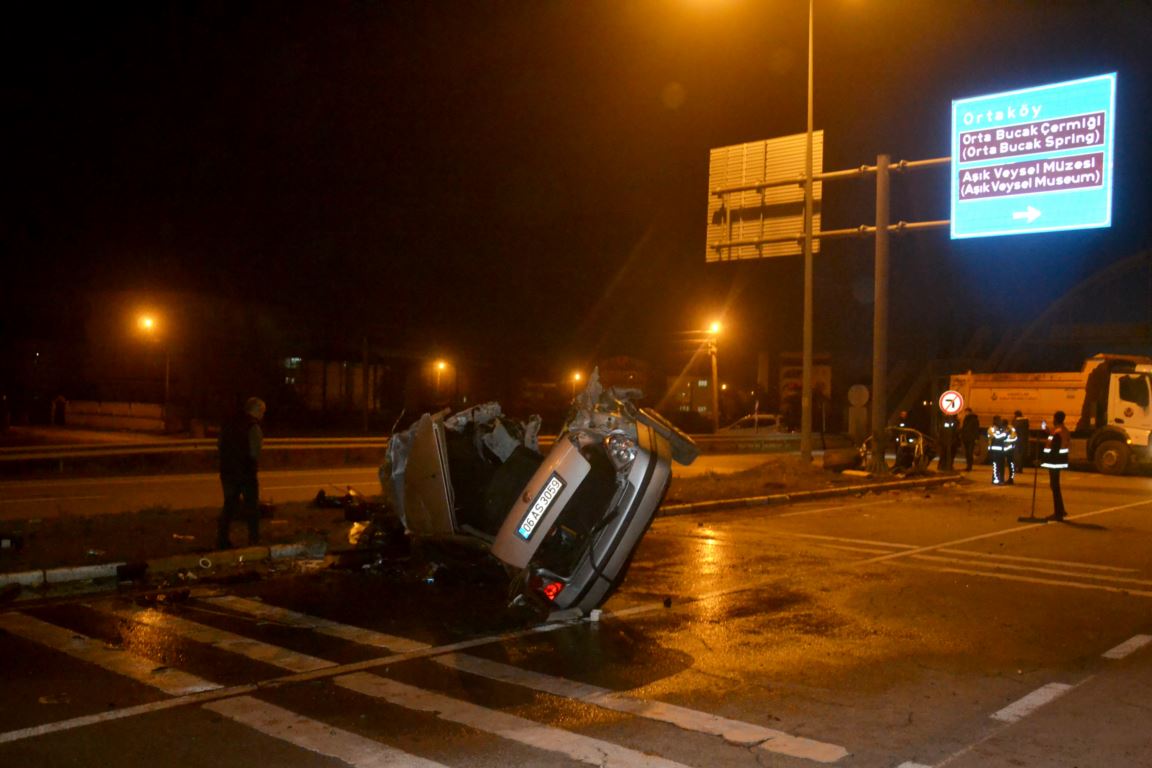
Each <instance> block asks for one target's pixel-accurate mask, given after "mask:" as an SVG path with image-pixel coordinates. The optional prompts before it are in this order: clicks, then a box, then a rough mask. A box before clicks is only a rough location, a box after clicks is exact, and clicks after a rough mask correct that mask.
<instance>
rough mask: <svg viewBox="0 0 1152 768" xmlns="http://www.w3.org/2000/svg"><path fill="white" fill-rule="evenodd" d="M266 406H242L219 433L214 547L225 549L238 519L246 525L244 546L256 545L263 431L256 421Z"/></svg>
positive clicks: (254, 401)
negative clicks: (219, 500)
mask: <svg viewBox="0 0 1152 768" xmlns="http://www.w3.org/2000/svg"><path fill="white" fill-rule="evenodd" d="M265 410H267V406H265V405H264V401H263V400H261V399H260V398H258V397H250V398H248V401H247V402H245V403H244V411H243V412H242V413H240V414H237V415H236V416H235V417H233V418H232V419H229V420H228V421H227V422H225V423H224V425H223V426H222V427H221V429H220V439H219V440H218V441H217V443H216V446H217V449H218V452H219V454H220V487H221V488H222V489H223V491H224V507H223V508H222V509H221V510H220V518H219V520H218V521H217V526H216V545H217V546H218V547H219V548H220V549H229V548H231V547H232V542H231V540H230V538H229V529H230V528H231V527H232V520H233V519H234V518H236V517H238V516H239V517H241V518H243V519H244V521H245V522H246V523H247V524H248V544H249V545H253V544H257V543H259V541H260V481H259V479H258V478H257V472H258V470H259V464H260V449H261V447H262V446H263V444H264V431H263V430H262V429H261V428H260V421H261V420H262V419H263V418H264V411H265Z"/></svg>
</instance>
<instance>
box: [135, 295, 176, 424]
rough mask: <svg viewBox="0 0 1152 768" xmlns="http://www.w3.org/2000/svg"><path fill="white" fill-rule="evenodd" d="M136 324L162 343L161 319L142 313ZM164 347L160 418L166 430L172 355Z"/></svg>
mask: <svg viewBox="0 0 1152 768" xmlns="http://www.w3.org/2000/svg"><path fill="white" fill-rule="evenodd" d="M136 326H137V328H139V329H140V332H141V333H143V334H144V335H146V336H147V337H148V338H150V339H152V340H153V342H154V343H156V344H162V343H163V342H162V341H161V340H160V320H159V318H157V317H156V316H155V315H152V314H148V313H145V314H142V315H139V316H138V317H137V318H136ZM163 347H164V402H163V403H162V404H161V406H160V419H161V421H162V422H163V424H164V431H167V430H168V395H169V391H170V384H171V374H172V355H171V352H170V350H169V348H168V345H167V344H163Z"/></svg>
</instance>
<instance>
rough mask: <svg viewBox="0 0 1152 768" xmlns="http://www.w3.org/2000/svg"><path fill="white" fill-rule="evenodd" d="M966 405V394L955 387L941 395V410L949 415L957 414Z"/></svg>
mask: <svg viewBox="0 0 1152 768" xmlns="http://www.w3.org/2000/svg"><path fill="white" fill-rule="evenodd" d="M963 407H964V395H962V394H960V393H959V392H957V391H956V390H954V389H950V390H948V391H947V392H945V393H944V394H942V395H940V410H942V411H944V413H946V414H948V415H949V416H955V415H956V414H958V413H960V409H961V408H963Z"/></svg>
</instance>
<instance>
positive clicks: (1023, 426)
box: [1012, 411, 1032, 475]
mask: <svg viewBox="0 0 1152 768" xmlns="http://www.w3.org/2000/svg"><path fill="white" fill-rule="evenodd" d="M1012 428H1013V429H1015V430H1016V450H1015V451H1013V454H1012V460H1013V462H1014V463H1015V467H1013V472H1012V474H1013V475H1014V474H1016V471H1017V470H1022V469H1024V467H1026V466H1028V465H1029V463H1031V461H1032V444H1031V443H1030V442H1029V440H1030V438H1031V436H1032V425H1031V424H1029V423H1028V418H1027V417H1026V416H1025V415H1024V414H1023V413H1022V412H1021V411H1016V415H1015V416H1014V417H1013V419H1012Z"/></svg>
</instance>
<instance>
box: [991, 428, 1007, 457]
mask: <svg viewBox="0 0 1152 768" xmlns="http://www.w3.org/2000/svg"><path fill="white" fill-rule="evenodd" d="M1007 442H1008V431H1007V430H1006V429H1004V427H1003V426H997V425H995V424H993V425H992V426H990V427H988V450H989V451H995V452H996V453H1003V452H1004V451H1005V450H1007V446H1006V445H1005V443H1007Z"/></svg>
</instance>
